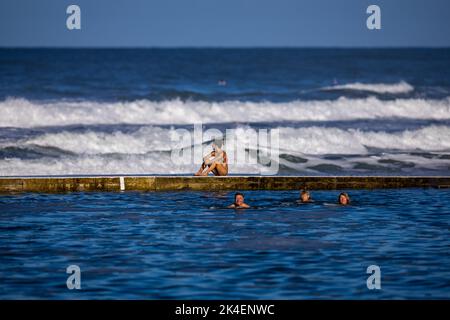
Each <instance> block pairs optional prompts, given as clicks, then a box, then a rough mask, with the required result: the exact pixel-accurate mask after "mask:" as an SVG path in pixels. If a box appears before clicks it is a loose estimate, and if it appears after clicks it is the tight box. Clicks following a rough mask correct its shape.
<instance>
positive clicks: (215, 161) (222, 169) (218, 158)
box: [195, 143, 228, 176]
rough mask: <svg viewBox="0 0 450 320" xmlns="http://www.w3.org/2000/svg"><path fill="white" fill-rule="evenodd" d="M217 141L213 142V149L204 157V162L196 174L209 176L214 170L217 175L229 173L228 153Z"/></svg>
mask: <svg viewBox="0 0 450 320" xmlns="http://www.w3.org/2000/svg"><path fill="white" fill-rule="evenodd" d="M221 147H222V145H221V144H220V146H219V145H218V144H216V143H213V144H212V149H213V150H212V151H211V152H210V153H208V154H207V155H206V156H204V157H203V163H202V165H201V166H200V169H198V171H197V173H196V174H195V175H196V176H207V175H208V174H209V173H210V172H212V173H213V174H214V175H215V176H226V175H228V158H227V153H226V152H225V151H224V150H222V149H221Z"/></svg>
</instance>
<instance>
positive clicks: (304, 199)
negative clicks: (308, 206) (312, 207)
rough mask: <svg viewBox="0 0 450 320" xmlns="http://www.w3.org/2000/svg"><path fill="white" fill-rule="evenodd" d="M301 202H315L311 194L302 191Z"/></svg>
mask: <svg viewBox="0 0 450 320" xmlns="http://www.w3.org/2000/svg"><path fill="white" fill-rule="evenodd" d="M300 202H301V203H309V202H313V200H312V199H311V194H310V193H309V192H308V191H306V190H302V191H301V192H300Z"/></svg>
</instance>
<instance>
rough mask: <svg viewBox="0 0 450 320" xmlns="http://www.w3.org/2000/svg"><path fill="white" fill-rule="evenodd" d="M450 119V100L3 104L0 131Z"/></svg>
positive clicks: (14, 101)
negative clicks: (109, 125)
mask: <svg viewBox="0 0 450 320" xmlns="http://www.w3.org/2000/svg"><path fill="white" fill-rule="evenodd" d="M383 118H405V119H434V120H439V119H450V98H446V99H442V100H424V99H396V100H388V101H384V100H379V99H377V98H374V97H369V98H366V99H348V98H343V97H341V98H339V99H337V100H325V101H292V102H286V103H273V102H258V103H257V102H239V101H226V102H220V103H213V102H204V101H202V102H194V101H181V100H168V101H162V102H154V101H148V100H137V101H132V102H115V103H106V102H92V101H84V102H66V101H58V102H47V103H42V102H39V103H38V102H31V101H28V100H26V99H7V100H5V101H3V102H0V127H19V128H31V127H42V126H65V125H93V124H153V125H158V124H159V125H168V124H169V125H170V124H192V123H205V124H206V123H226V122H235V123H255V122H274V121H279V122H282V121H343V120H358V119H383Z"/></svg>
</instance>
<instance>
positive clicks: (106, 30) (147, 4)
mask: <svg viewBox="0 0 450 320" xmlns="http://www.w3.org/2000/svg"><path fill="white" fill-rule="evenodd" d="M71 4H76V5H78V6H79V7H80V8H81V30H68V29H67V27H66V19H67V17H68V14H67V13H66V9H67V7H68V6H69V5H71ZM371 4H376V5H378V6H379V7H380V9H381V30H369V29H368V28H367V27H366V19H367V17H368V16H369V15H368V14H367V13H366V9H367V7H368V6H369V5H371ZM449 46H450V0H1V1H0V47H449Z"/></svg>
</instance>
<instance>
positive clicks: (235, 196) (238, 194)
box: [234, 192, 244, 201]
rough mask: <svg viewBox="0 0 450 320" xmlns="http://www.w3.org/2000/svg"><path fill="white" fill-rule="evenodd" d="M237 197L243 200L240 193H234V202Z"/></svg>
mask: <svg viewBox="0 0 450 320" xmlns="http://www.w3.org/2000/svg"><path fill="white" fill-rule="evenodd" d="M237 196H242V198H244V195H243V194H242V193H240V192H236V193H235V194H234V201H236V198H237Z"/></svg>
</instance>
